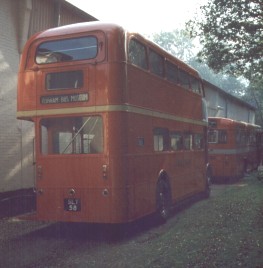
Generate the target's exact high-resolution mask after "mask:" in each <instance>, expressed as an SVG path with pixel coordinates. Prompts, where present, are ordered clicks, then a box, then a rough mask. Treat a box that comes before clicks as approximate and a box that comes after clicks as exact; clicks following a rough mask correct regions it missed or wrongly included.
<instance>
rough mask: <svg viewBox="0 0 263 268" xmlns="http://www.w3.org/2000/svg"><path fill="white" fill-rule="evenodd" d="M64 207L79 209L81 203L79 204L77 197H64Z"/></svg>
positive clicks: (68, 209) (66, 208)
mask: <svg viewBox="0 0 263 268" xmlns="http://www.w3.org/2000/svg"><path fill="white" fill-rule="evenodd" d="M64 209H65V210H66V211H73V212H75V211H80V209H81V205H80V199H78V198H67V199H64Z"/></svg>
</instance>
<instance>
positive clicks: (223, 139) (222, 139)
mask: <svg viewBox="0 0 263 268" xmlns="http://www.w3.org/2000/svg"><path fill="white" fill-rule="evenodd" d="M218 143H227V132H226V130H218Z"/></svg>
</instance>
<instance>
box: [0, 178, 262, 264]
mask: <svg viewBox="0 0 263 268" xmlns="http://www.w3.org/2000/svg"><path fill="white" fill-rule="evenodd" d="M0 229H1V236H0V267H27V268H30V267H32V268H33V267H34V268H36V267H103V268H104V267H115V268H117V267H120V268H123V267H133V268H137V267H138V268H139V267H142V268H144V267H151V268H153V267H162V268H163V267H167V268H171V267H176V268H177V267H178V268H181V267H182V268H185V267H189V268H190V267H191V268H194V267H196V268H197V267H198V268H201V267H202V268H208V267H209V268H210V267H211V268H212V267H222V268H223V267H224V268H228V267H229V268H232V267H233V268H234V267H245V268H250V267H251V268H261V267H263V257H262V256H263V254H262V253H263V252H262V245H263V236H262V235H263V181H258V180H257V178H256V175H255V173H254V174H251V175H250V176H247V177H245V178H244V179H242V180H241V181H239V182H237V183H234V184H228V185H213V186H212V193H211V197H210V198H209V199H204V200H198V201H195V202H191V203H188V204H186V205H185V206H184V207H181V208H178V209H176V210H175V212H174V213H173V215H172V217H171V218H170V219H169V220H168V222H167V223H166V224H164V225H160V226H158V225H156V224H155V223H154V222H153V220H152V218H147V219H143V220H140V221H138V222H135V223H133V224H128V225H122V226H118V227H117V228H112V227H111V226H105V225H95V224H59V223H48V224H47V223H42V222H30V221H21V220H19V218H17V217H6V216H5V217H4V218H2V219H1V220H0ZM116 229H117V230H116Z"/></svg>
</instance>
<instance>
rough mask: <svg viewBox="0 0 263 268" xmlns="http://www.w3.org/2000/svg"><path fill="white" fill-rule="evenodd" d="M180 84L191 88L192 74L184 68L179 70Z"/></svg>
mask: <svg viewBox="0 0 263 268" xmlns="http://www.w3.org/2000/svg"><path fill="white" fill-rule="evenodd" d="M178 84H179V85H181V86H182V87H184V88H186V89H189V88H190V75H189V74H188V73H187V72H185V71H183V70H179V75H178Z"/></svg>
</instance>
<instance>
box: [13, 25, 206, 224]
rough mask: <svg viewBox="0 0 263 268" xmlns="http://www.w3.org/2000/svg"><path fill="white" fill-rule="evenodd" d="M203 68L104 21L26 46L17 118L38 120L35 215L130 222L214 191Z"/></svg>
mask: <svg viewBox="0 0 263 268" xmlns="http://www.w3.org/2000/svg"><path fill="white" fill-rule="evenodd" d="M203 96H204V92H203V87H202V80H201V79H200V77H199V75H198V73H197V72H196V71H195V70H194V69H192V68H190V67H189V66H187V65H186V64H185V63H183V62H182V61H179V60H178V59H176V58H175V57H173V56H171V55H170V54H168V53H167V52H165V51H164V50H163V49H161V48H160V47H159V46H157V45H155V44H154V43H152V42H150V41H148V40H146V39H145V38H143V37H142V36H141V35H139V34H136V33H129V32H126V31H125V30H124V29H123V28H122V27H120V26H117V25H114V24H105V23H101V22H92V23H80V24H74V25H68V26H64V27H59V28H54V29H49V30H46V31H43V32H41V33H38V34H36V35H34V36H33V37H32V38H31V39H30V40H29V41H28V42H27V44H26V46H25V48H24V50H23V54H22V58H21V63H20V71H19V80H18V108H17V117H18V118H19V119H23V120H30V121H33V122H34V124H35V163H36V185H35V187H36V195H37V198H36V199H37V210H36V215H35V218H36V219H37V220H52V221H65V222H94V223H124V222H130V221H133V220H136V219H138V218H141V217H143V216H146V215H149V214H152V213H154V212H156V215H158V216H159V218H160V219H162V220H164V221H165V220H166V219H167V217H168V215H169V211H170V208H171V206H172V205H174V204H175V203H176V202H178V201H180V200H182V199H185V198H188V197H190V196H193V195H196V194H199V193H205V194H206V195H209V172H208V155H207V117H206V112H205V111H206V107H205V103H204V101H203Z"/></svg>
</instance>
